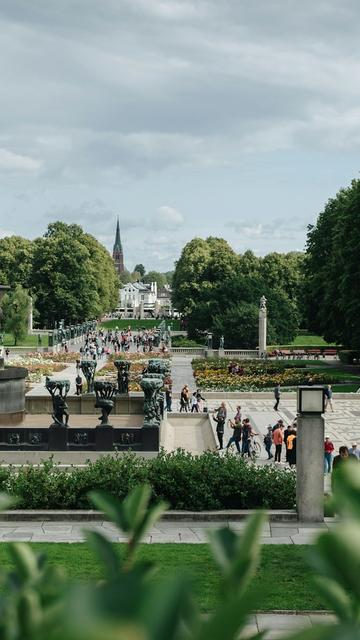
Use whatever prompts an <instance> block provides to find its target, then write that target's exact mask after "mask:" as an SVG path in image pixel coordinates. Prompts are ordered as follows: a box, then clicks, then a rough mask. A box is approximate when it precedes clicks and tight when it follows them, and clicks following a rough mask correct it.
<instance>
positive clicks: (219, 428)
mask: <svg viewBox="0 0 360 640" xmlns="http://www.w3.org/2000/svg"><path fill="white" fill-rule="evenodd" d="M213 418H214V420H215V422H216V423H217V425H216V435H217V437H218V440H219V447H218V448H219V449H223V441H224V430H225V422H226V404H225V402H222V403H221V405H220V407H219V408H218V409H215V411H214V415H213Z"/></svg>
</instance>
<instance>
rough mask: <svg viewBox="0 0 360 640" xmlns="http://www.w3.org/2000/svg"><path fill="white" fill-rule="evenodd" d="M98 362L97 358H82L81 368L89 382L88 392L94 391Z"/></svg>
mask: <svg viewBox="0 0 360 640" xmlns="http://www.w3.org/2000/svg"><path fill="white" fill-rule="evenodd" d="M96 365H97V362H96V360H81V364H80V368H81V371H82V372H83V374H84V376H85V378H86V382H87V393H93V392H94V378H95V370H96Z"/></svg>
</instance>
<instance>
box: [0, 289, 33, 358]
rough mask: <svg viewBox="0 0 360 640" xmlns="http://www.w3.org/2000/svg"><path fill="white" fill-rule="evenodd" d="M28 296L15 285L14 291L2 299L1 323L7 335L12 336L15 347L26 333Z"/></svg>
mask: <svg viewBox="0 0 360 640" xmlns="http://www.w3.org/2000/svg"><path fill="white" fill-rule="evenodd" d="M29 306H30V296H29V294H28V292H27V291H26V290H25V289H23V287H22V286H21V284H17V285H16V287H15V289H14V290H13V291H11V292H10V293H6V294H5V295H4V297H3V299H2V303H1V310H2V323H3V326H4V329H5V331H6V332H7V333H11V334H12V335H13V336H14V344H15V346H16V345H17V344H18V341H20V340H23V339H24V338H25V336H26V335H27V332H28V318H29Z"/></svg>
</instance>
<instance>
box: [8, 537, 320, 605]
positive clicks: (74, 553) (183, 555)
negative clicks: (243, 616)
mask: <svg viewBox="0 0 360 640" xmlns="http://www.w3.org/2000/svg"><path fill="white" fill-rule="evenodd" d="M30 546H31V547H32V548H33V549H34V550H36V551H38V552H39V551H41V552H45V553H46V554H47V556H48V558H49V560H50V562H51V564H55V565H58V566H62V567H63V568H64V569H66V571H67V573H68V575H69V576H70V577H71V578H73V579H75V580H84V579H93V580H98V579H99V578H102V577H103V575H104V574H103V570H102V567H101V566H100V565H99V563H98V561H97V558H96V556H95V555H93V553H92V551H91V550H90V549H89V548H88V547H87V546H86V545H85V544H61V543H51V544H50V543H34V544H31V545H30ZM115 546H116V549H117V551H118V552H119V553H120V554H121V553H122V552H123V550H124V545H121V544H119V545H115ZM308 549H309V547H306V546H301V545H276V546H274V545H271V546H270V545H269V546H263V547H262V550H261V565H260V568H259V570H258V572H257V574H256V577H255V580H254V583H253V587H252V590H253V595H252V596H251V600H252V602H253V608H254V609H260V610H263V611H269V610H271V609H298V610H305V609H309V610H312V611H314V610H318V609H324V608H325V606H324V603H323V602H322V601H321V599H320V597H319V596H318V595H317V593H316V591H315V589H314V587H313V584H312V578H311V575H312V573H311V570H310V569H309V568H308V566H307V564H306V553H307V552H308ZM139 557H140V558H142V559H146V560H150V561H152V562H155V563H156V564H157V565H158V566H159V573H158V575H159V576H160V577H162V578H165V579H169V578H173V577H174V576H177V575H186V576H188V577H189V579H190V580H191V581H192V583H193V587H194V592H195V597H196V600H197V602H198V603H199V605H200V607H201V609H202V610H203V611H210V610H212V609H213V608H214V606H215V604H216V602H217V594H218V589H219V572H218V570H217V568H216V566H215V563H214V560H213V559H212V556H211V553H210V549H209V546H208V545H206V544H199V545H192V544H181V545H179V544H152V545H141V547H140V552H139ZM0 564H1V566H2V568H3V569H7V570H8V569H10V568H12V567H13V565H12V562H11V559H10V557H9V554H8V544H7V543H2V544H1V545H0Z"/></svg>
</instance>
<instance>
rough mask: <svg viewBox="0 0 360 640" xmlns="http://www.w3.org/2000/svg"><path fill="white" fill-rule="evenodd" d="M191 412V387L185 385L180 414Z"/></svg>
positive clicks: (182, 392) (181, 395)
mask: <svg viewBox="0 0 360 640" xmlns="http://www.w3.org/2000/svg"><path fill="white" fill-rule="evenodd" d="M188 410H189V387H188V386H187V384H185V385H184V386H183V388H182V390H181V394H180V413H181V412H182V411H186V413H187V412H188Z"/></svg>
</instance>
